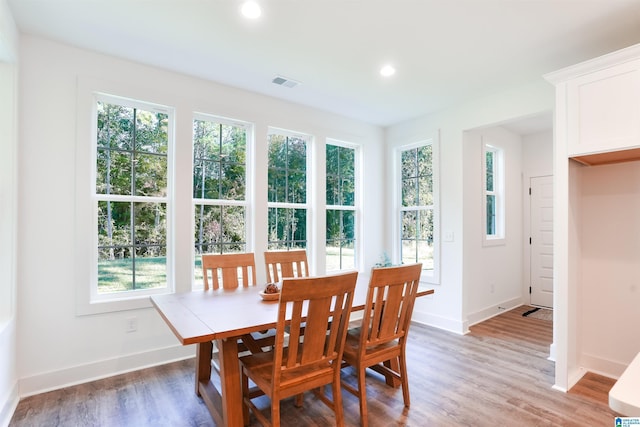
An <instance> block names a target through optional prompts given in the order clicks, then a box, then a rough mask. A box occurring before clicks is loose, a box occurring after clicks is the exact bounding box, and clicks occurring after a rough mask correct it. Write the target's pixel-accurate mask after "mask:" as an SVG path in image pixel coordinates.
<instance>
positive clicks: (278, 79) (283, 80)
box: [271, 76, 300, 87]
mask: <svg viewBox="0 0 640 427" xmlns="http://www.w3.org/2000/svg"><path fill="white" fill-rule="evenodd" d="M271 81H272V82H273V83H275V84H277V85H280V86H284V87H296V86H298V85H299V84H300V82H297V81H295V80H292V79H289V78H287V77H282V76H275V77H274V78H273V80H271Z"/></svg>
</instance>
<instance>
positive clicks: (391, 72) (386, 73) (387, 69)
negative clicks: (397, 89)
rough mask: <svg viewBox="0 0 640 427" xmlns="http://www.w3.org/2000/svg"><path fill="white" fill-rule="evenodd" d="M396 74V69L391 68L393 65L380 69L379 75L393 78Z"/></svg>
mask: <svg viewBox="0 0 640 427" xmlns="http://www.w3.org/2000/svg"><path fill="white" fill-rule="evenodd" d="M395 73H396V69H395V68H393V65H385V66H384V67H382V68H381V69H380V74H381V75H382V76H384V77H389V76H393V75H394V74H395Z"/></svg>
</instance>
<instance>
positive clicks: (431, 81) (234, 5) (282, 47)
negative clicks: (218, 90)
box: [8, 0, 640, 126]
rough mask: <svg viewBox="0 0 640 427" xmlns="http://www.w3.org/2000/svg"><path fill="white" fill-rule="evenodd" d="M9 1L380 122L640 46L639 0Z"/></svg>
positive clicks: (58, 33) (39, 17)
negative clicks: (244, 9) (247, 4)
mask: <svg viewBox="0 0 640 427" xmlns="http://www.w3.org/2000/svg"><path fill="white" fill-rule="evenodd" d="M8 3H9V6H10V8H11V10H12V12H13V14H14V18H15V20H16V22H17V25H18V28H19V29H20V30H21V31H22V32H25V33H30V34H35V35H40V36H44V37H48V38H51V39H54V40H58V41H61V42H64V43H68V44H71V45H75V46H78V47H82V48H86V49H91V50H94V51H97V52H103V53H106V54H110V55H115V56H118V57H122V58H126V59H130V60H133V61H138V62H141V63H146V64H150V65H154V66H157V67H162V68H166V69H170V70H174V71H178V72H182V73H186V74H189V75H193V76H197V77H201V78H204V79H208V80H212V81H216V82H220V83H223V84H226V85H231V86H235V87H238V88H243V89H247V90H250V91H254V92H259V93H262V94H266V95H269V96H274V97H277V98H282V99H286V100H289V101H292V102H296V103H300V104H305V105H309V106H313V107H317V108H320V109H323V110H328V111H333V112H335V113H338V114H341V115H344V116H348V117H353V118H356V119H361V120H364V121H366V122H369V123H372V124H376V125H380V126H387V125H391V124H395V123H398V122H401V121H404V120H407V119H411V118H414V117H418V116H421V115H425V114H428V113H431V112H434V111H437V110H440V109H443V108H447V107H449V106H452V105H455V104H456V103H458V102H460V101H461V100H464V99H466V98H470V97H478V96H483V95H486V94H490V93H494V92H496V91H499V90H503V89H507V88H509V87H515V86H518V85H520V84H523V83H528V82H531V81H532V80H534V79H541V78H542V75H543V74H545V73H548V72H550V71H554V70H557V69H559V68H563V67H565V66H568V65H572V64H574V63H577V62H581V61H584V60H587V59H590V58H593V57H596V56H599V55H602V54H604V53H607V52H611V51H613V50H617V49H620V48H623V47H626V46H629V45H632V44H635V43H637V42H640V0H262V6H263V15H262V17H261V19H260V20H258V21H247V20H245V19H243V18H242V17H241V16H240V14H239V13H238V10H239V5H240V1H239V0H8ZM388 61H389V62H393V63H394V64H395V66H396V68H397V73H396V75H395V76H393V77H392V78H390V79H384V78H382V77H380V75H379V74H378V70H379V68H380V67H381V65H383V64H384V63H386V62H388ZM276 75H282V76H285V77H289V78H291V79H294V80H297V81H300V82H301V84H300V85H299V86H297V87H295V88H286V87H282V86H276V85H275V84H273V83H271V80H272V79H273V78H274V77H275V76H276Z"/></svg>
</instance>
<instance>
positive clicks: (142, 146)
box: [134, 109, 169, 155]
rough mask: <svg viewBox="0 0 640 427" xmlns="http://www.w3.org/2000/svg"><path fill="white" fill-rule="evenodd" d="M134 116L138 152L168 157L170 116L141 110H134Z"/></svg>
mask: <svg viewBox="0 0 640 427" xmlns="http://www.w3.org/2000/svg"><path fill="white" fill-rule="evenodd" d="M134 116H135V118H136V128H135V148H136V151H141V152H145V153H156V154H163V155H166V154H167V147H168V145H167V141H168V138H167V131H168V123H169V121H168V116H167V115H166V114H162V113H153V112H149V111H144V110H140V109H134Z"/></svg>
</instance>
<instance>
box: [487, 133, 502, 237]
mask: <svg viewBox="0 0 640 427" xmlns="http://www.w3.org/2000/svg"><path fill="white" fill-rule="evenodd" d="M482 153H483V158H482V161H483V197H484V201H483V203H484V212H483V215H484V239H483V240H484V243H485V244H491V243H492V242H493V243H494V244H495V243H497V242H498V241H501V240H502V239H504V191H503V189H504V182H503V180H504V178H503V176H504V173H503V170H504V163H503V152H502V150H501V149H500V148H498V147H495V146H493V145H490V144H483V150H482Z"/></svg>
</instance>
